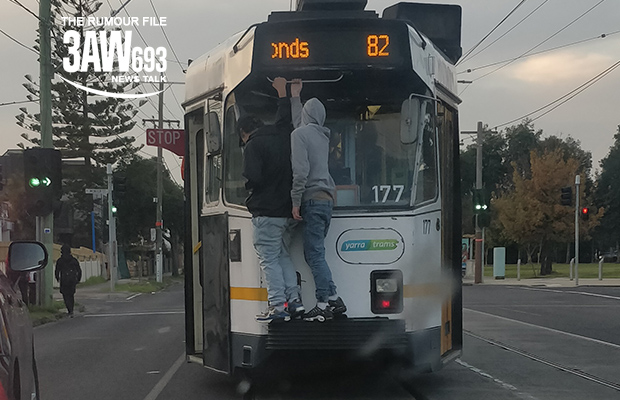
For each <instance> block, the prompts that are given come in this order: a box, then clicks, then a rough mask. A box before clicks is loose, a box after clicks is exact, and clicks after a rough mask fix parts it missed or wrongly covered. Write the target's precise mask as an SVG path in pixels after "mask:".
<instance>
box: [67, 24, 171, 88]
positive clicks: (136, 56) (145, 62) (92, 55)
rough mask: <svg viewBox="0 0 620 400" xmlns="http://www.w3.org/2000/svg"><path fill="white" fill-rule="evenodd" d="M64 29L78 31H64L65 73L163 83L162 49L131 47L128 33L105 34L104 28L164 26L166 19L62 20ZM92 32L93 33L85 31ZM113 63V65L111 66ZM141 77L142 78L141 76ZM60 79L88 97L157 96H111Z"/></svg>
mask: <svg viewBox="0 0 620 400" xmlns="http://www.w3.org/2000/svg"><path fill="white" fill-rule="evenodd" d="M62 23H63V25H64V26H68V27H75V28H76V29H77V28H80V30H75V29H70V30H67V31H65V33H64V36H63V43H64V44H66V45H68V51H69V56H68V57H64V58H63V60H62V65H63V69H64V70H65V71H66V72H70V73H73V72H87V71H89V69H92V71H94V72H95V73H98V72H107V73H114V74H112V75H111V81H112V82H113V83H120V84H122V83H140V82H143V83H156V82H157V83H159V82H162V81H163V82H166V77H165V75H163V73H164V72H166V68H167V66H168V64H167V62H166V56H167V53H168V52H167V50H166V48H165V47H157V48H153V47H144V48H142V47H132V46H131V41H132V37H133V32H132V31H131V30H125V31H121V30H112V31H106V30H105V29H104V28H110V27H111V28H113V29H114V28H119V27H124V28H125V29H129V28H130V27H132V26H166V17H159V18H155V17H144V18H142V19H140V18H138V17H62ZM89 28H95V30H88V29H89ZM115 63H117V65H116V66H115ZM141 74H142V75H141ZM61 78H62V79H63V80H64V81H65V82H67V83H69V84H71V85H73V86H75V87H77V88H79V89H82V90H85V91H87V92H89V93H92V94H96V95H100V96H108V97H116V98H123V99H138V98H143V97H149V96H153V95H156V94H159V93H161V91H157V92H150V93H136V94H131V93H115V92H106V91H103V90H98V89H94V88H91V87H87V86H84V85H82V84H80V83H77V82H73V81H70V80H68V79H66V78H64V77H62V76H61Z"/></svg>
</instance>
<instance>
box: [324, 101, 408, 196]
mask: <svg viewBox="0 0 620 400" xmlns="http://www.w3.org/2000/svg"><path fill="white" fill-rule="evenodd" d="M328 115H329V114H328ZM326 125H327V126H328V127H329V128H330V130H331V132H332V136H331V143H330V154H329V167H330V168H329V169H330V173H331V175H332V178H333V179H334V182H335V183H336V199H335V200H336V206H337V207H364V208H366V207H369V206H371V207H407V206H409V205H410V202H411V187H412V183H413V171H414V164H415V156H416V148H417V146H416V144H403V143H402V142H401V140H400V106H399V105H397V104H393V105H389V104H384V105H369V106H364V107H360V108H358V110H357V113H356V115H354V116H352V115H351V114H349V113H344V112H343V113H338V112H331V116H330V117H328V121H327V122H326Z"/></svg>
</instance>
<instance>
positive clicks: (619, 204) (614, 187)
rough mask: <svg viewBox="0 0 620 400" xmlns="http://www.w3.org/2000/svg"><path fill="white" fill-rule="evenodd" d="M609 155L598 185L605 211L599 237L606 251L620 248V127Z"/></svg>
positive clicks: (597, 189)
mask: <svg viewBox="0 0 620 400" xmlns="http://www.w3.org/2000/svg"><path fill="white" fill-rule="evenodd" d="M614 140H615V142H614V144H613V146H612V147H611V149H610V150H609V154H607V156H606V157H605V158H604V159H603V160H602V161H601V173H600V175H599V177H598V181H597V185H596V195H595V196H596V200H597V204H599V205H600V206H602V207H603V208H604V209H605V215H604V216H603V218H602V219H601V225H600V227H599V229H598V230H597V237H598V239H599V242H600V244H601V245H602V246H603V248H604V249H605V250H607V249H610V248H613V247H615V249H616V251H617V250H618V248H620V244H619V243H620V228H619V227H620V126H618V131H617V132H616V134H615V135H614Z"/></svg>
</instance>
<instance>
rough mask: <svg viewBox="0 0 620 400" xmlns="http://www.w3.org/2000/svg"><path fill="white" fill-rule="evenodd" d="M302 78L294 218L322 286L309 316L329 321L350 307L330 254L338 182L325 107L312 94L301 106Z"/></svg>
mask: <svg viewBox="0 0 620 400" xmlns="http://www.w3.org/2000/svg"><path fill="white" fill-rule="evenodd" d="M301 87H302V83H301V81H300V80H295V81H294V83H293V84H292V85H291V110H292V117H293V125H294V126H295V128H296V129H295V130H294V131H293V133H292V134H291V165H292V168H293V186H292V189H291V199H292V202H293V211H292V213H293V218H294V219H296V220H298V221H303V224H302V226H303V246H304V257H305V259H306V262H307V263H308V265H309V266H310V269H311V270H312V275H313V277H314V284H315V286H316V293H315V295H316V301H317V304H316V306H315V307H314V308H312V309H311V310H310V311H308V312H307V313H305V314H304V316H303V319H304V320H307V321H314V320H318V321H321V322H323V321H325V320H328V319H331V318H333V316H334V315H339V314H343V313H344V312H345V311H346V310H347V307H346V306H345V304H344V302H343V301H342V299H341V298H340V297H339V296H338V294H337V292H336V285H335V284H334V281H333V280H332V273H331V269H330V267H329V265H328V264H327V261H326V260H325V237H326V236H327V232H328V230H329V224H330V222H331V217H332V208H333V206H334V192H335V189H336V185H335V184H334V180H333V179H332V177H331V175H330V174H329V168H328V158H329V138H330V131H329V128H327V127H325V126H323V124H324V123H325V107H324V106H323V103H321V102H320V101H319V100H318V99H316V98H312V99H310V100H308V101H307V102H306V104H305V105H304V106H303V109H302V107H301V99H300V97H299V94H300V92H301Z"/></svg>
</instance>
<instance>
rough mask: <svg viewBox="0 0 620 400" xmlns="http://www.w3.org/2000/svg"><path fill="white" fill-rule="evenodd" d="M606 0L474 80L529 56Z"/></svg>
mask: <svg viewBox="0 0 620 400" xmlns="http://www.w3.org/2000/svg"><path fill="white" fill-rule="evenodd" d="M604 1H605V0H600V1H599V2H598V3H596V4H595V5H593V6H592V7H590V8H589V9H588V10H587V11H585V12H584V13H582V14H581V15H580V16H578V17H577V18H575V19H574V20H572V21H571V22H569V23H568V24H566V25H565V26H564V27H563V28H561V29H560V30H559V31H557V32H555V33H554V34H553V35H551V36H549V37H548V38H546V39H545V40H543V41H542V42H540V43H538V44H537V45H536V46H534V47H532V48H531V49H529V50H528V51H526V52H525V53H523V54H521V55H520V56H518V57H515V58H513V59H512V60H510V61H508V62H507V63H506V64H504V65H502V66H500V67H498V68H496V69H494V70H493V71H491V72H488V73H486V74H484V75H482V76H479V77H478V78H476V79H474V81H477V80H480V79H482V78H484V77H487V76H489V75H491V74H492V73H494V72H497V71H499V70H500V69H502V68H504V67H507V66H508V65H510V64H512V63H513V62H515V61H517V60H520V59H521V58H524V57H525V56H527V55H528V54H530V53H531V52H532V51H533V50H535V49H537V48H538V47H540V46H542V45H543V44H545V43H547V42H548V41H549V40H551V39H553V38H554V37H556V36H557V35H559V34H560V33H561V32H563V31H564V30H565V29H567V28H568V27H570V26H571V25H573V24H574V23H575V22H577V21H579V20H580V19H581V18H583V17H584V16H585V15H586V14H588V13H589V12H590V11H592V10H594V9H595V8H596V7H598V6H599V5H601V3H603V2H604Z"/></svg>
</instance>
